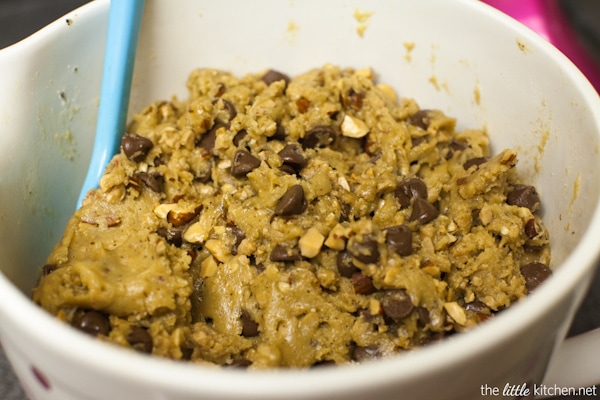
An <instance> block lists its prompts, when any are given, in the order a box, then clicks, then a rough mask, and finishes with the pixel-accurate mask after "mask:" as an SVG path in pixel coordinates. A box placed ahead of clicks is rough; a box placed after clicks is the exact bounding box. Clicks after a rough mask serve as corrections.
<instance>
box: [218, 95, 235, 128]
mask: <svg viewBox="0 0 600 400" xmlns="http://www.w3.org/2000/svg"><path fill="white" fill-rule="evenodd" d="M221 100H222V101H223V105H224V106H225V109H226V110H227V113H228V114H229V119H228V120H227V122H229V121H231V120H232V119H234V118H235V116H236V115H237V111H236V109H235V106H234V105H233V103H231V102H230V101H229V100H225V99H221Z"/></svg>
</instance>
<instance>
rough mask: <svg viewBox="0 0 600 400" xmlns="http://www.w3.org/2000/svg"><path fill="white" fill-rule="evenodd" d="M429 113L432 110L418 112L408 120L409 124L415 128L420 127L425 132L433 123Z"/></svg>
mask: <svg viewBox="0 0 600 400" xmlns="http://www.w3.org/2000/svg"><path fill="white" fill-rule="evenodd" d="M429 111H430V110H419V111H417V112H416V113H414V114H413V115H412V116H411V117H410V118H409V119H408V122H409V123H410V124H411V125H413V126H416V127H419V128H421V129H423V130H427V128H429V124H430V122H431V120H430V118H429Z"/></svg>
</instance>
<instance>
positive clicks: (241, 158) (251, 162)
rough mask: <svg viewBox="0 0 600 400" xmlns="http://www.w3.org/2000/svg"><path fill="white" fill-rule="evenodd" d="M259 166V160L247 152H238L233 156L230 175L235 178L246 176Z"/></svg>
mask: <svg viewBox="0 0 600 400" xmlns="http://www.w3.org/2000/svg"><path fill="white" fill-rule="evenodd" d="M259 166H260V159H258V158H257V157H254V156H253V155H252V154H250V152H248V151H247V150H238V151H236V152H235V154H234V155H233V161H232V164H231V175H233V176H235V177H242V176H246V175H247V174H248V173H249V172H250V171H252V170H253V169H255V168H258V167H259Z"/></svg>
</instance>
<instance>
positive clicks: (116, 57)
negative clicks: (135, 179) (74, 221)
mask: <svg viewBox="0 0 600 400" xmlns="http://www.w3.org/2000/svg"><path fill="white" fill-rule="evenodd" d="M143 8H144V0H112V1H111V2H110V11H109V18H108V34H107V37H106V50H105V56H104V70H103V73H102V88H101V91H100V108H99V110H98V121H97V124H96V137H95V139H94V149H93V152H92V158H91V161H90V165H89V168H88V173H87V176H86V178H85V182H84V183H83V187H82V188H81V193H80V194H79V200H78V202H77V208H79V207H81V203H82V201H83V199H84V198H85V196H86V194H87V192H88V191H89V190H90V189H92V188H95V187H97V185H98V181H99V180H100V177H101V176H102V174H103V173H104V170H105V168H106V165H107V164H108V162H109V161H110V159H111V157H112V156H113V155H114V154H115V153H116V152H117V151H118V150H119V142H120V138H121V136H122V135H123V133H124V131H125V124H126V122H127V121H126V120H127V108H128V105H129V94H130V92H131V79H132V75H133V64H134V61H135V52H136V48H137V41H138V36H139V31H140V24H141V20H142V11H143Z"/></svg>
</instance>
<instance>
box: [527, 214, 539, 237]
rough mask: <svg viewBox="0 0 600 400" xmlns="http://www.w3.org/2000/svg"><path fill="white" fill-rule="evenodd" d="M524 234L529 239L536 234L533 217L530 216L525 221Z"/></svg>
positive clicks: (536, 229)
mask: <svg viewBox="0 0 600 400" xmlns="http://www.w3.org/2000/svg"><path fill="white" fill-rule="evenodd" d="M524 230H525V234H526V235H527V237H528V238H529V239H533V238H534V237H536V236H537V235H538V228H537V224H536V223H535V219H533V218H531V219H529V220H527V222H526V223H525V229H524Z"/></svg>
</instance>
